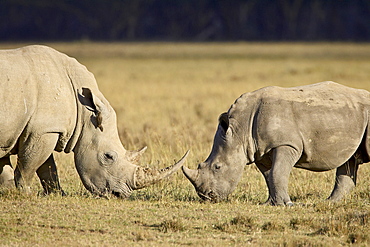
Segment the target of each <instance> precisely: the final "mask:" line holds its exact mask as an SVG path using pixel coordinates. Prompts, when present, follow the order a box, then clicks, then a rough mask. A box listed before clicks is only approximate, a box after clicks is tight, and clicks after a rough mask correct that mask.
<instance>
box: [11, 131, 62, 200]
mask: <svg viewBox="0 0 370 247" xmlns="http://www.w3.org/2000/svg"><path fill="white" fill-rule="evenodd" d="M57 141H58V134H56V133H49V134H44V135H42V136H34V135H31V136H29V137H28V138H27V139H26V140H25V141H22V142H21V143H20V147H19V153H18V162H17V167H16V169H15V172H14V180H15V186H16V187H17V188H18V189H20V190H22V191H25V192H27V193H29V192H30V183H31V180H32V177H33V175H34V174H35V172H36V171H37V169H38V168H39V167H40V166H41V165H42V164H44V163H45V162H46V160H47V159H48V158H49V156H50V155H51V153H52V152H53V150H54V148H55V145H56V143H57Z"/></svg>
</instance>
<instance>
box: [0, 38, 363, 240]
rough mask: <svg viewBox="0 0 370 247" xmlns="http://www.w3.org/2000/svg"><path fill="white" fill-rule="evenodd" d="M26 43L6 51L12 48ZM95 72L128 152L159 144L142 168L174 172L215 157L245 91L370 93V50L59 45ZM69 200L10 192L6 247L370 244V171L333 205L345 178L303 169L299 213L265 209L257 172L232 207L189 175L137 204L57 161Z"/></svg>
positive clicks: (294, 187)
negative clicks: (322, 88)
mask: <svg viewBox="0 0 370 247" xmlns="http://www.w3.org/2000/svg"><path fill="white" fill-rule="evenodd" d="M20 45H21V44H0V47H2V48H10V47H18V46H20ZM48 45H50V46H52V47H54V48H56V49H58V50H60V51H62V52H65V53H67V54H69V55H71V56H73V57H76V58H77V59H78V60H79V61H80V62H81V63H83V64H84V65H86V66H87V68H88V69H89V70H90V71H91V72H93V73H94V75H95V77H96V79H97V81H98V83H99V87H100V89H101V91H102V92H103V94H104V95H105V96H106V98H107V99H108V100H109V101H110V103H111V105H112V106H113V107H114V109H115V110H116V112H117V115H118V128H119V132H120V137H121V140H122V143H123V145H124V146H125V147H126V148H127V149H131V150H132V149H138V148H140V147H142V146H145V145H147V146H148V150H147V152H146V155H144V157H143V160H142V164H143V165H144V166H145V165H146V164H148V166H150V167H164V166H166V165H169V164H173V162H174V161H175V160H177V159H179V158H180V157H181V156H182V155H183V154H184V153H185V151H186V150H188V149H191V153H190V155H189V157H188V159H187V166H189V167H191V168H195V167H196V165H197V164H198V163H199V162H202V161H203V160H204V159H205V158H206V157H207V156H208V154H209V151H210V148H211V145H212V141H213V135H214V132H215V130H216V127H217V118H218V116H219V114H221V113H222V112H224V111H227V110H228V108H229V106H230V105H231V104H232V103H233V102H234V100H235V99H236V98H237V97H239V96H240V95H241V94H242V93H244V92H247V91H252V90H255V89H258V88H260V87H264V86H268V85H278V86H297V85H304V84H310V83H316V82H320V81H325V80H333V81H336V82H339V83H342V84H345V85H348V86H352V87H356V88H364V89H367V90H370V81H369V79H370V69H369V68H370V45H369V44H355V43H312V44H311V43H193V44H188V43H88V42H87V43H85V42H76V43H51V44H48ZM57 162H58V168H59V172H60V179H61V183H62V186H63V188H64V190H65V191H66V192H67V193H68V195H67V196H66V197H60V196H58V195H51V196H47V197H42V196H38V192H39V191H40V190H41V189H40V185H39V183H38V181H37V179H36V178H35V182H34V186H33V192H34V193H33V194H31V195H24V194H20V193H19V192H17V191H14V190H10V191H7V190H1V191H0V205H1V208H2V210H1V217H0V220H1V222H0V239H1V241H0V245H1V246H50V245H54V246H126V245H130V246H168V245H174V246H181V245H189V246H224V245H236V246H244V245H247V244H251V245H254V246H339V245H342V246H343V245H344V246H345V245H350V244H357V245H359V246H366V245H370V237H369V235H368V232H369V230H370V225H369V224H370V222H369V220H370V192H369V188H370V180H369V179H368V175H367V174H369V172H370V167H369V166H368V165H367V164H364V165H362V166H361V167H360V169H359V175H358V186H357V187H356V189H355V190H354V191H353V192H352V193H351V195H349V196H348V197H346V198H345V200H343V201H341V202H340V203H336V204H332V203H329V202H327V201H325V198H327V197H328V196H329V194H330V192H331V190H332V188H333V184H334V174H335V172H334V171H330V172H325V173H314V172H309V171H305V170H299V169H293V171H292V174H291V177H290V184H289V190H290V191H289V192H290V195H291V198H292V200H293V201H294V202H295V206H294V207H291V208H287V207H270V206H263V205H259V204H260V203H262V202H264V201H265V200H266V198H267V189H266V186H265V184H264V183H265V182H264V180H263V178H262V175H261V174H260V173H259V172H258V171H257V169H256V167H255V166H254V165H251V166H247V167H245V172H244V176H243V178H242V181H241V182H240V183H239V185H238V187H237V189H236V191H235V192H234V193H233V194H232V195H231V196H230V197H229V199H228V200H227V201H225V202H221V203H217V204H211V203H202V202H201V201H200V200H199V199H198V197H197V195H196V193H195V191H194V188H193V187H192V185H191V184H190V183H189V182H188V181H187V180H186V178H185V177H184V176H183V175H182V174H181V172H178V173H177V174H175V175H174V176H172V177H171V178H169V179H167V180H165V181H162V182H160V183H158V184H155V185H153V186H151V187H148V188H145V189H142V190H139V191H135V192H134V193H133V194H132V196H131V197H130V198H128V199H127V200H119V199H115V198H112V199H110V200H106V199H99V198H95V197H93V196H91V195H90V194H89V193H88V192H87V191H86V190H85V188H83V186H82V184H81V182H80V180H79V178H78V175H77V172H76V171H75V168H74V164H73V158H72V155H71V154H69V155H65V154H57Z"/></svg>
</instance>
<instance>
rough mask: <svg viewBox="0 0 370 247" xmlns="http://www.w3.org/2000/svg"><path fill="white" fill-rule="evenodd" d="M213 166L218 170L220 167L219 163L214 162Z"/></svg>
mask: <svg viewBox="0 0 370 247" xmlns="http://www.w3.org/2000/svg"><path fill="white" fill-rule="evenodd" d="M213 167H214V168H215V170H220V169H221V165H220V164H214V166H213Z"/></svg>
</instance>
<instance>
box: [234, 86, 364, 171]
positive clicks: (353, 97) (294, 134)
mask: <svg viewBox="0 0 370 247" xmlns="http://www.w3.org/2000/svg"><path fill="white" fill-rule="evenodd" d="M246 96H247V97H245V96H244V99H243V100H240V101H239V103H243V102H244V104H237V105H235V106H234V107H232V108H235V110H232V109H231V114H232V113H235V112H239V113H238V115H240V112H241V110H240V109H239V110H236V109H237V108H240V107H241V108H242V109H243V110H242V112H243V114H246V115H249V116H251V115H253V124H252V125H251V127H250V135H252V136H253V138H254V140H255V141H256V146H257V150H256V153H257V157H262V156H263V155H264V154H266V153H268V152H269V151H270V150H271V149H272V148H275V147H278V146H281V145H289V146H292V147H294V148H296V149H297V150H299V151H301V153H302V156H301V159H300V161H299V162H298V164H297V165H296V166H297V167H302V168H306V169H310V170H317V171H321V170H330V169H333V168H335V167H337V166H338V165H341V164H343V163H344V162H346V161H347V160H348V159H349V158H350V157H351V156H352V155H353V154H354V153H355V152H356V150H358V149H359V147H360V145H361V144H362V143H363V141H364V140H366V138H367V139H368V138H369V137H366V136H365V135H368V134H369V133H370V132H369V131H367V129H368V128H369V113H370V94H369V92H367V91H365V90H358V89H353V88H349V87H345V86H342V85H339V84H337V83H333V82H324V83H318V84H313V85H309V86H302V87H295V88H279V87H268V88H264V89H262V90H258V91H255V92H253V93H251V94H249V95H246ZM248 98H251V99H254V100H252V101H254V104H252V105H253V107H252V105H250V104H249V105H248V103H247V102H248ZM237 103H238V101H237ZM251 108H253V110H251ZM243 114H242V115H243ZM364 145H365V146H366V147H365V148H364V151H365V152H366V157H367V159H368V157H369V151H370V148H369V147H370V145H369V143H368V142H367V143H366V141H365V143H364Z"/></svg>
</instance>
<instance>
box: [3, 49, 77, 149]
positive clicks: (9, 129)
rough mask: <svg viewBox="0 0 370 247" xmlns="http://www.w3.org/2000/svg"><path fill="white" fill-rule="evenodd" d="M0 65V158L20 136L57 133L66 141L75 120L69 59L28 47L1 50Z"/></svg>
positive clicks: (53, 52)
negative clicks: (0, 148) (0, 150)
mask: <svg viewBox="0 0 370 247" xmlns="http://www.w3.org/2000/svg"><path fill="white" fill-rule="evenodd" d="M0 64H1V65H0V73H1V78H0V87H1V90H0V101H1V102H0V146H1V147H2V153H0V156H4V155H5V154H6V153H8V152H9V151H10V150H11V149H12V148H13V147H14V146H15V144H16V142H17V140H18V138H19V137H20V136H21V135H22V136H24V137H27V136H28V135H30V134H37V135H42V134H44V133H58V134H60V141H61V142H66V140H68V138H69V137H70V136H71V134H72V132H73V129H74V126H75V124H76V117H77V109H76V99H75V98H76V97H75V93H74V89H73V85H72V84H71V80H70V78H69V75H68V69H67V68H68V66H69V64H70V58H68V57H67V56H66V55H64V54H61V53H59V52H57V51H55V50H53V49H51V48H49V47H44V46H28V47H24V48H20V49H15V50H3V51H1V52H0ZM62 145H65V144H64V143H63V144H62Z"/></svg>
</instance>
